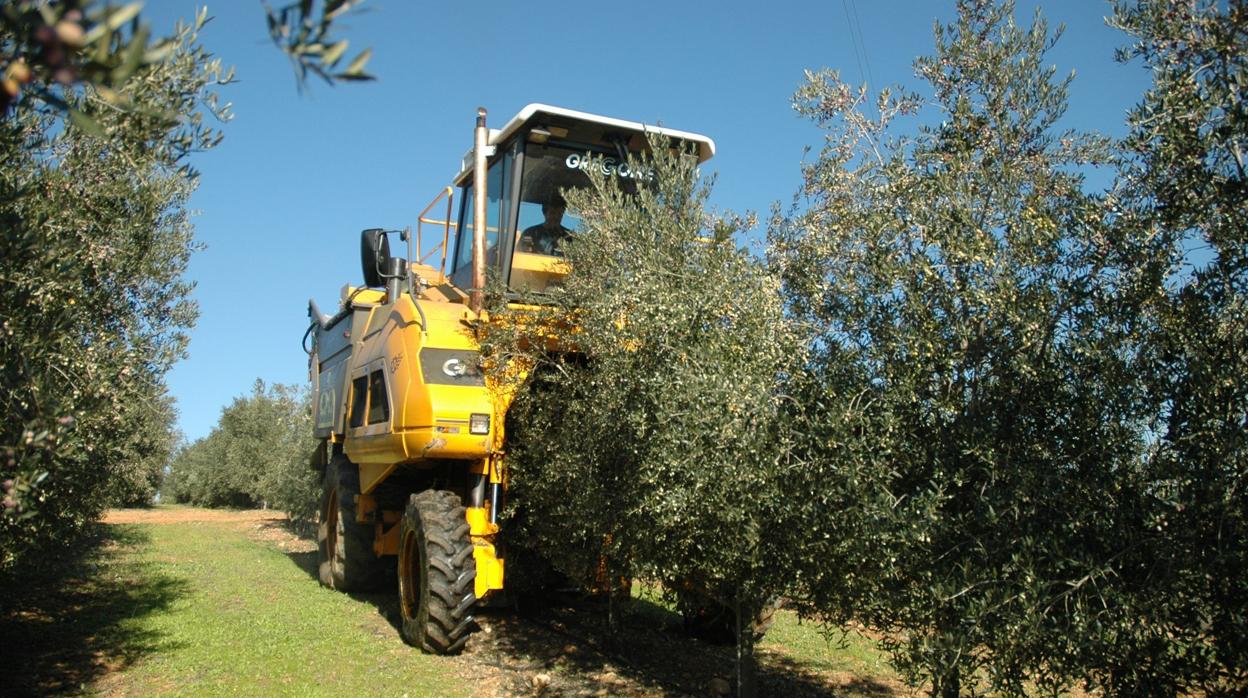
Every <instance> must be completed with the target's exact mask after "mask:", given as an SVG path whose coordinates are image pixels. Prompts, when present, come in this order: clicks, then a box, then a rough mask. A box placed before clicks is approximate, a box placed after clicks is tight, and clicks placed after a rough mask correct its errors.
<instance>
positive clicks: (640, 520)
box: [484, 139, 803, 690]
mask: <svg viewBox="0 0 1248 698" xmlns="http://www.w3.org/2000/svg"><path fill="white" fill-rule="evenodd" d="M651 150H652V152H653V158H652V159H651V160H649V161H648V162H646V163H644V164H642V163H634V164H635V165H636V167H635V168H634V171H642V172H651V173H653V175H652V178H651V179H650V180H649V181H647V182H644V183H642V184H641V185H640V186H636V187H634V186H631V184H630V183H627V182H622V181H621V180H619V179H617V178H614V177H610V176H599V177H596V178H594V179H593V180H592V186H591V187H590V188H589V189H587V190H582V191H568V192H565V195H566V196H567V198H568V202H569V206H571V207H572V208H574V209H577V210H578V211H579V214H580V216H581V219H582V221H583V223H582V226H581V229H580V230H578V231H577V234H576V235H575V236H574V237H573V238H572V239H571V240H570V241H569V242H568V243H567V245H566V248H565V250H566V255H567V256H566V262H567V264H568V265H569V266H570V269H571V273H570V274H569V276H568V277H567V278H566V279H565V280H564V281H563V282H562V283H561V284H560V285H559V286H557V287H556V288H553V289H549V291H548V293H547V294H546V295H545V296H543V297H541V298H538V299H533V300H534V302H535V303H538V304H539V306H540V307H537V308H532V307H530V308H529V309H527V310H521V311H518V312H517V311H511V310H508V309H507V308H506V307H500V308H496V309H495V311H494V312H493V314H492V317H491V322H490V323H489V324H488V325H487V326H486V334H485V342H484V347H485V351H486V353H487V355H488V356H489V357H490V362H491V365H492V367H493V371H492V374H491V375H492V379H493V380H496V381H512V382H514V381H515V378H516V376H517V374H518V372H520V371H522V370H524V371H526V372H527V381H526V382H525V384H524V386H523V388H522V389H520V393H519V396H518V397H517V400H516V403H515V404H514V405H513V407H512V410H511V413H510V417H509V421H508V425H507V429H508V440H507V443H508V446H507V450H508V463H509V472H510V473H511V475H510V478H511V479H510V491H509V499H510V501H512V502H513V503H514V507H513V509H512V511H513V517H514V524H515V525H516V527H518V528H520V529H522V531H523V533H524V534H527V535H528V536H529V537H530V540H531V541H534V545H535V546H536V547H538V548H539V549H541V550H542V551H543V552H545V553H547V554H548V555H549V556H551V557H552V558H553V562H554V563H555V564H556V566H557V567H559V568H561V569H562V570H563V571H565V572H567V573H571V574H577V575H580V576H581V577H590V578H591V579H592V578H593V577H594V575H595V573H596V572H598V571H599V569H600V565H601V564H606V575H605V576H606V577H607V578H614V577H615V576H617V575H631V576H638V577H642V578H648V579H653V580H663V581H665V582H667V583H668V584H669V586H671V587H672V588H673V589H676V590H677V591H682V590H683V591H684V592H685V593H690V594H695V595H698V596H701V597H702V598H705V599H707V601H708V602H709V603H714V604H716V605H718V606H719V607H722V608H724V609H731V610H732V611H733V612H735V617H736V618H738V619H740V620H741V621H742V622H741V624H740V625H741V626H749V625H750V620H751V619H752V618H754V617H755V616H756V615H757V614H758V613H759V612H761V611H762V610H763V609H764V607H765V606H766V604H767V603H768V601H769V600H770V599H771V598H772V597H774V596H775V595H776V594H777V593H779V589H781V588H782V587H783V584H784V580H785V568H784V567H783V564H782V561H784V560H785V559H787V558H788V557H789V556H791V555H793V554H795V553H794V551H793V549H792V547H791V543H790V542H789V541H790V540H791V538H792V537H795V536H797V535H799V533H800V532H797V531H792V530H782V529H781V527H780V526H779V523H780V522H781V519H780V518H778V516H777V512H779V511H781V510H784V509H785V508H786V507H788V505H789V501H788V499H789V495H788V492H787V490H786V484H785V474H786V472H787V471H788V469H789V468H790V467H792V466H791V464H790V463H789V462H788V461H787V459H786V457H785V454H786V452H787V448H786V447H785V443H784V442H785V439H786V436H785V430H784V429H783V423H782V416H783V415H784V414H785V412H786V409H787V408H788V407H787V405H786V400H787V398H786V396H785V395H784V394H782V392H781V391H780V390H778V386H779V384H780V381H781V379H782V377H783V376H785V375H786V374H790V373H792V372H793V371H795V370H796V369H797V367H798V366H800V364H801V360H802V356H803V353H802V343H801V342H800V341H799V338H798V336H797V334H796V333H795V331H794V328H793V327H792V326H791V325H790V323H789V322H788V319H787V317H786V313H785V311H784V308H783V303H782V299H781V296H780V286H779V280H778V279H777V278H776V277H775V276H774V275H773V274H772V273H771V272H770V271H769V270H768V268H767V266H766V265H765V264H764V263H763V261H762V260H760V259H759V258H757V257H756V256H755V255H753V254H751V253H750V252H749V251H748V250H746V249H742V248H741V247H739V246H738V244H739V239H738V237H737V234H738V233H739V232H740V231H741V230H742V228H743V226H744V224H745V223H746V220H745V219H742V218H740V217H737V216H732V215H715V214H714V213H712V212H711V211H709V210H708V208H707V206H706V199H707V196H708V194H709V192H710V187H711V182H710V181H709V178H707V179H702V178H700V176H699V171H698V169H697V168H696V167H695V164H694V163H695V162H696V161H693V162H691V161H690V160H689V159H688V158H689V157H690V156H682V154H681V152H680V148H679V146H678V145H677V144H672V143H668V142H666V141H663V140H657V139H656V140H652V141H651ZM604 561H605V563H604ZM598 576H599V578H600V579H601V578H602V577H603V576H604V575H602V574H601V573H599V574H598ZM732 617H733V616H732V615H729V618H730V619H731V618H732ZM740 636H741V639H742V640H743V643H742V649H743V658H745V659H747V660H748V659H749V656H750V647H749V643H750V642H751V641H752V637H753V635H752V633H751V632H748V631H745V630H744V629H743V631H742V632H741V633H740ZM749 666H750V665H749V662H748V661H746V662H745V663H744V664H743V667H744V668H745V672H746V673H745V675H744V676H743V680H744V681H745V684H746V686H747V688H746V690H750V689H749V688H748V685H749V681H750V675H749V673H748V672H749Z"/></svg>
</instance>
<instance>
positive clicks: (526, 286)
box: [450, 104, 715, 292]
mask: <svg viewBox="0 0 1248 698" xmlns="http://www.w3.org/2000/svg"><path fill="white" fill-rule="evenodd" d="M647 133H659V134H663V135H666V136H668V137H669V138H671V139H672V140H673V142H674V143H675V144H678V145H683V146H686V147H688V146H693V148H695V149H696V150H694V152H696V154H697V158H698V162H699V163H702V162H705V161H707V160H709V159H710V158H711V156H712V155H714V154H715V143H714V142H713V141H712V140H711V139H710V138H707V137H706V136H702V135H698V134H695V133H687V132H684V131H676V130H673V129H667V128H660V127H655V126H646V125H644V124H641V123H638V122H632V121H622V120H619V119H612V118H609V117H604V116H597V115H594V114H587V113H585V112H578V111H573V110H571V109H563V108H560V107H552V106H547V105H544V104H530V105H528V106H527V107H525V108H524V109H522V110H521V111H520V113H519V114H517V115H516V116H515V118H513V119H512V120H511V121H509V122H508V123H507V125H506V126H504V127H503V128H502V129H500V130H493V129H491V130H490V132H489V139H488V143H489V146H490V147H492V149H493V152H492V153H491V155H490V157H489V160H488V170H487V176H486V229H485V249H486V254H485V266H486V268H487V269H492V270H493V271H492V273H494V274H497V275H499V277H500V278H502V279H504V280H506V282H507V286H508V288H510V289H512V290H514V291H537V292H540V291H543V290H544V289H545V288H546V287H547V285H549V284H550V283H551V282H552V281H554V280H556V279H558V278H559V277H562V276H563V275H564V274H566V271H567V270H566V267H565V265H563V263H562V259H561V257H562V251H561V250H560V247H559V243H560V241H561V239H562V238H563V237H566V235H569V234H572V235H574V234H575V233H576V231H577V230H578V228H579V226H580V218H579V217H578V216H577V212H576V211H574V210H570V209H568V210H565V211H564V212H563V215H562V217H561V220H560V217H559V216H558V215H557V214H556V212H555V211H554V209H555V208H556V207H558V206H559V204H560V203H562V201H563V197H562V194H563V193H564V192H566V191H568V190H570V189H578V188H582V187H587V186H589V176H588V171H589V168H590V167H591V166H593V167H598V168H599V169H600V170H601V171H602V173H603V174H606V175H610V176H615V177H618V178H620V179H621V180H622V182H623V183H624V184H625V185H626V187H627V186H636V183H638V182H640V181H642V180H644V179H645V178H646V177H648V176H649V171H648V170H645V169H644V168H637V169H636V170H634V169H632V168H630V167H629V164H628V162H627V160H628V156H629V155H634V154H642V153H645V152H646V151H647V150H648V149H649V144H648V142H647V140H646V134H647ZM455 186H456V188H458V190H459V194H460V196H459V215H458V219H457V223H458V224H457V225H456V226H455V230H456V231H457V233H456V235H455V243H454V246H453V251H452V252H451V255H450V257H451V258H450V272H451V273H450V280H451V283H453V284H454V285H455V286H457V287H459V288H460V289H468V288H470V287H471V286H472V235H473V226H474V221H473V194H474V192H473V176H472V152H471V151H469V153H468V155H467V156H465V158H464V166H463V168H462V169H461V171H460V173H459V175H458V176H457V177H456V178H455ZM543 209H545V211H544V210H543Z"/></svg>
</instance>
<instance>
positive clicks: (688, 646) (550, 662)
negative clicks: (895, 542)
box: [286, 550, 902, 698]
mask: <svg viewBox="0 0 1248 698" xmlns="http://www.w3.org/2000/svg"><path fill="white" fill-rule="evenodd" d="M286 554H287V556H288V557H289V558H290V559H291V561H292V562H293V563H294V564H295V565H296V566H298V567H299V569H301V570H303V572H304V573H305V574H307V575H308V577H309V578H310V579H311V580H313V581H316V580H317V553H316V552H315V550H313V551H310V552H290V551H288V552H287V553H286ZM351 598H353V599H356V600H357V601H362V602H365V603H368V604H370V605H372V606H374V607H375V608H376V609H377V612H378V614H379V615H380V616H381V617H382V618H385V619H386V621H387V622H389V624H390V625H391V626H393V627H394V629H395V631H396V634H397V631H398V627H399V622H400V621H399V607H398V597H397V593H396V590H395V589H393V588H391V589H386V590H381V591H378V592H376V593H368V594H351ZM616 603H617V608H613V609H609V608H608V601H607V600H606V598H605V597H595V596H589V595H586V594H581V593H575V592H562V593H547V594H543V595H527V596H525V597H522V598H520V599H515V598H513V599H510V601H509V604H508V605H505V606H499V607H494V608H484V609H479V610H478V612H477V618H478V620H479V623H480V625H481V632H478V633H476V634H475V635H473V637H472V639H471V640H470V641H469V643H468V647H467V649H466V650H465V652H464V655H463V657H462V660H463V661H466V662H469V663H474V664H477V665H482V664H483V665H487V666H489V667H491V668H492V669H494V670H496V671H497V672H498V673H499V679H500V680H501V682H502V684H503V689H504V692H505V693H507V694H509V695H517V696H537V695H541V696H544V697H546V696H567V697H573V696H577V697H579V696H604V695H610V696H677V695H690V696H707V695H715V694H716V692H715V689H716V688H723V687H724V686H725V685H726V684H724V683H722V682H731V681H732V679H733V676H734V671H735V669H734V667H735V664H734V655H735V649H734V648H733V647H731V646H728V647H725V646H718V645H712V644H708V643H705V642H702V641H701V640H695V639H691V638H689V637H688V636H686V635H685V634H684V632H683V628H682V623H681V620H680V617H679V615H677V614H676V613H674V612H672V611H671V610H669V609H667V608H665V607H663V606H661V605H659V604H656V603H652V602H650V601H648V600H646V599H640V598H632V599H627V600H625V601H623V602H616ZM609 610H610V611H611V612H613V613H614V615H615V617H616V618H617V622H616V628H615V631H614V632H611V631H609V624H608V621H607V619H608V615H609V613H608V611H609ZM396 641H397V640H396ZM413 651H416V650H413ZM758 682H759V684H758V685H759V691H760V695H764V696H786V697H787V696H794V697H796V698H805V697H810V698H824V697H830V696H893V695H899V694H901V693H902V692H901V691H899V690H898V688H899V687H898V686H896V685H895V684H888V683H883V682H879V681H876V680H874V679H871V678H867V677H860V676H855V675H852V674H845V673H840V674H834V673H829V672H821V671H818V670H817V669H815V668H813V667H810V666H807V665H805V664H803V663H801V662H798V661H795V660H793V659H792V658H790V657H788V656H786V655H783V654H781V653H778V652H774V651H760V652H759V654H758Z"/></svg>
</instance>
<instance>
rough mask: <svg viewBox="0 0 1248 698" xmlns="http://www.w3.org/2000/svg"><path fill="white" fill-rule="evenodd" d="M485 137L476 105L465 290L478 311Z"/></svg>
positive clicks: (481, 299)
mask: <svg viewBox="0 0 1248 698" xmlns="http://www.w3.org/2000/svg"><path fill="white" fill-rule="evenodd" d="M488 139H489V131H487V130H486V128H485V107H477V129H476V132H475V133H474V140H473V149H472V152H473V167H472V189H473V202H472V288H470V289H468V307H470V308H472V310H473V312H475V313H479V312H481V308H482V307H484V306H485V228H486V220H485V200H486V199H485V178H486V169H485V158H486V152H485V149H486V141H487V140H488Z"/></svg>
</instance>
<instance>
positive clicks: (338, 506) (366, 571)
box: [316, 455, 387, 591]
mask: <svg viewBox="0 0 1248 698" xmlns="http://www.w3.org/2000/svg"><path fill="white" fill-rule="evenodd" d="M359 493H360V470H359V467H357V466H356V465H355V464H354V463H352V462H351V461H350V460H347V457H346V456H343V455H337V456H334V457H333V459H331V460H330V462H329V465H328V466H326V468H325V479H324V480H322V482H321V516H320V523H319V524H318V525H317V528H316V539H317V547H318V549H319V553H320V555H319V559H320V566H319V569H318V574H317V576H318V577H320V580H321V584H322V585H324V586H327V587H329V588H330V589H337V590H338V591H372V590H375V589H378V588H380V587H382V586H384V585H385V583H386V579H387V575H386V563H385V560H383V559H382V558H380V557H378V556H377V555H376V554H375V553H374V552H373V537H374V534H373V527H372V526H370V525H367V524H361V523H357V522H356V520H355V516H356V503H355V497H356V495H358V494H359Z"/></svg>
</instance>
